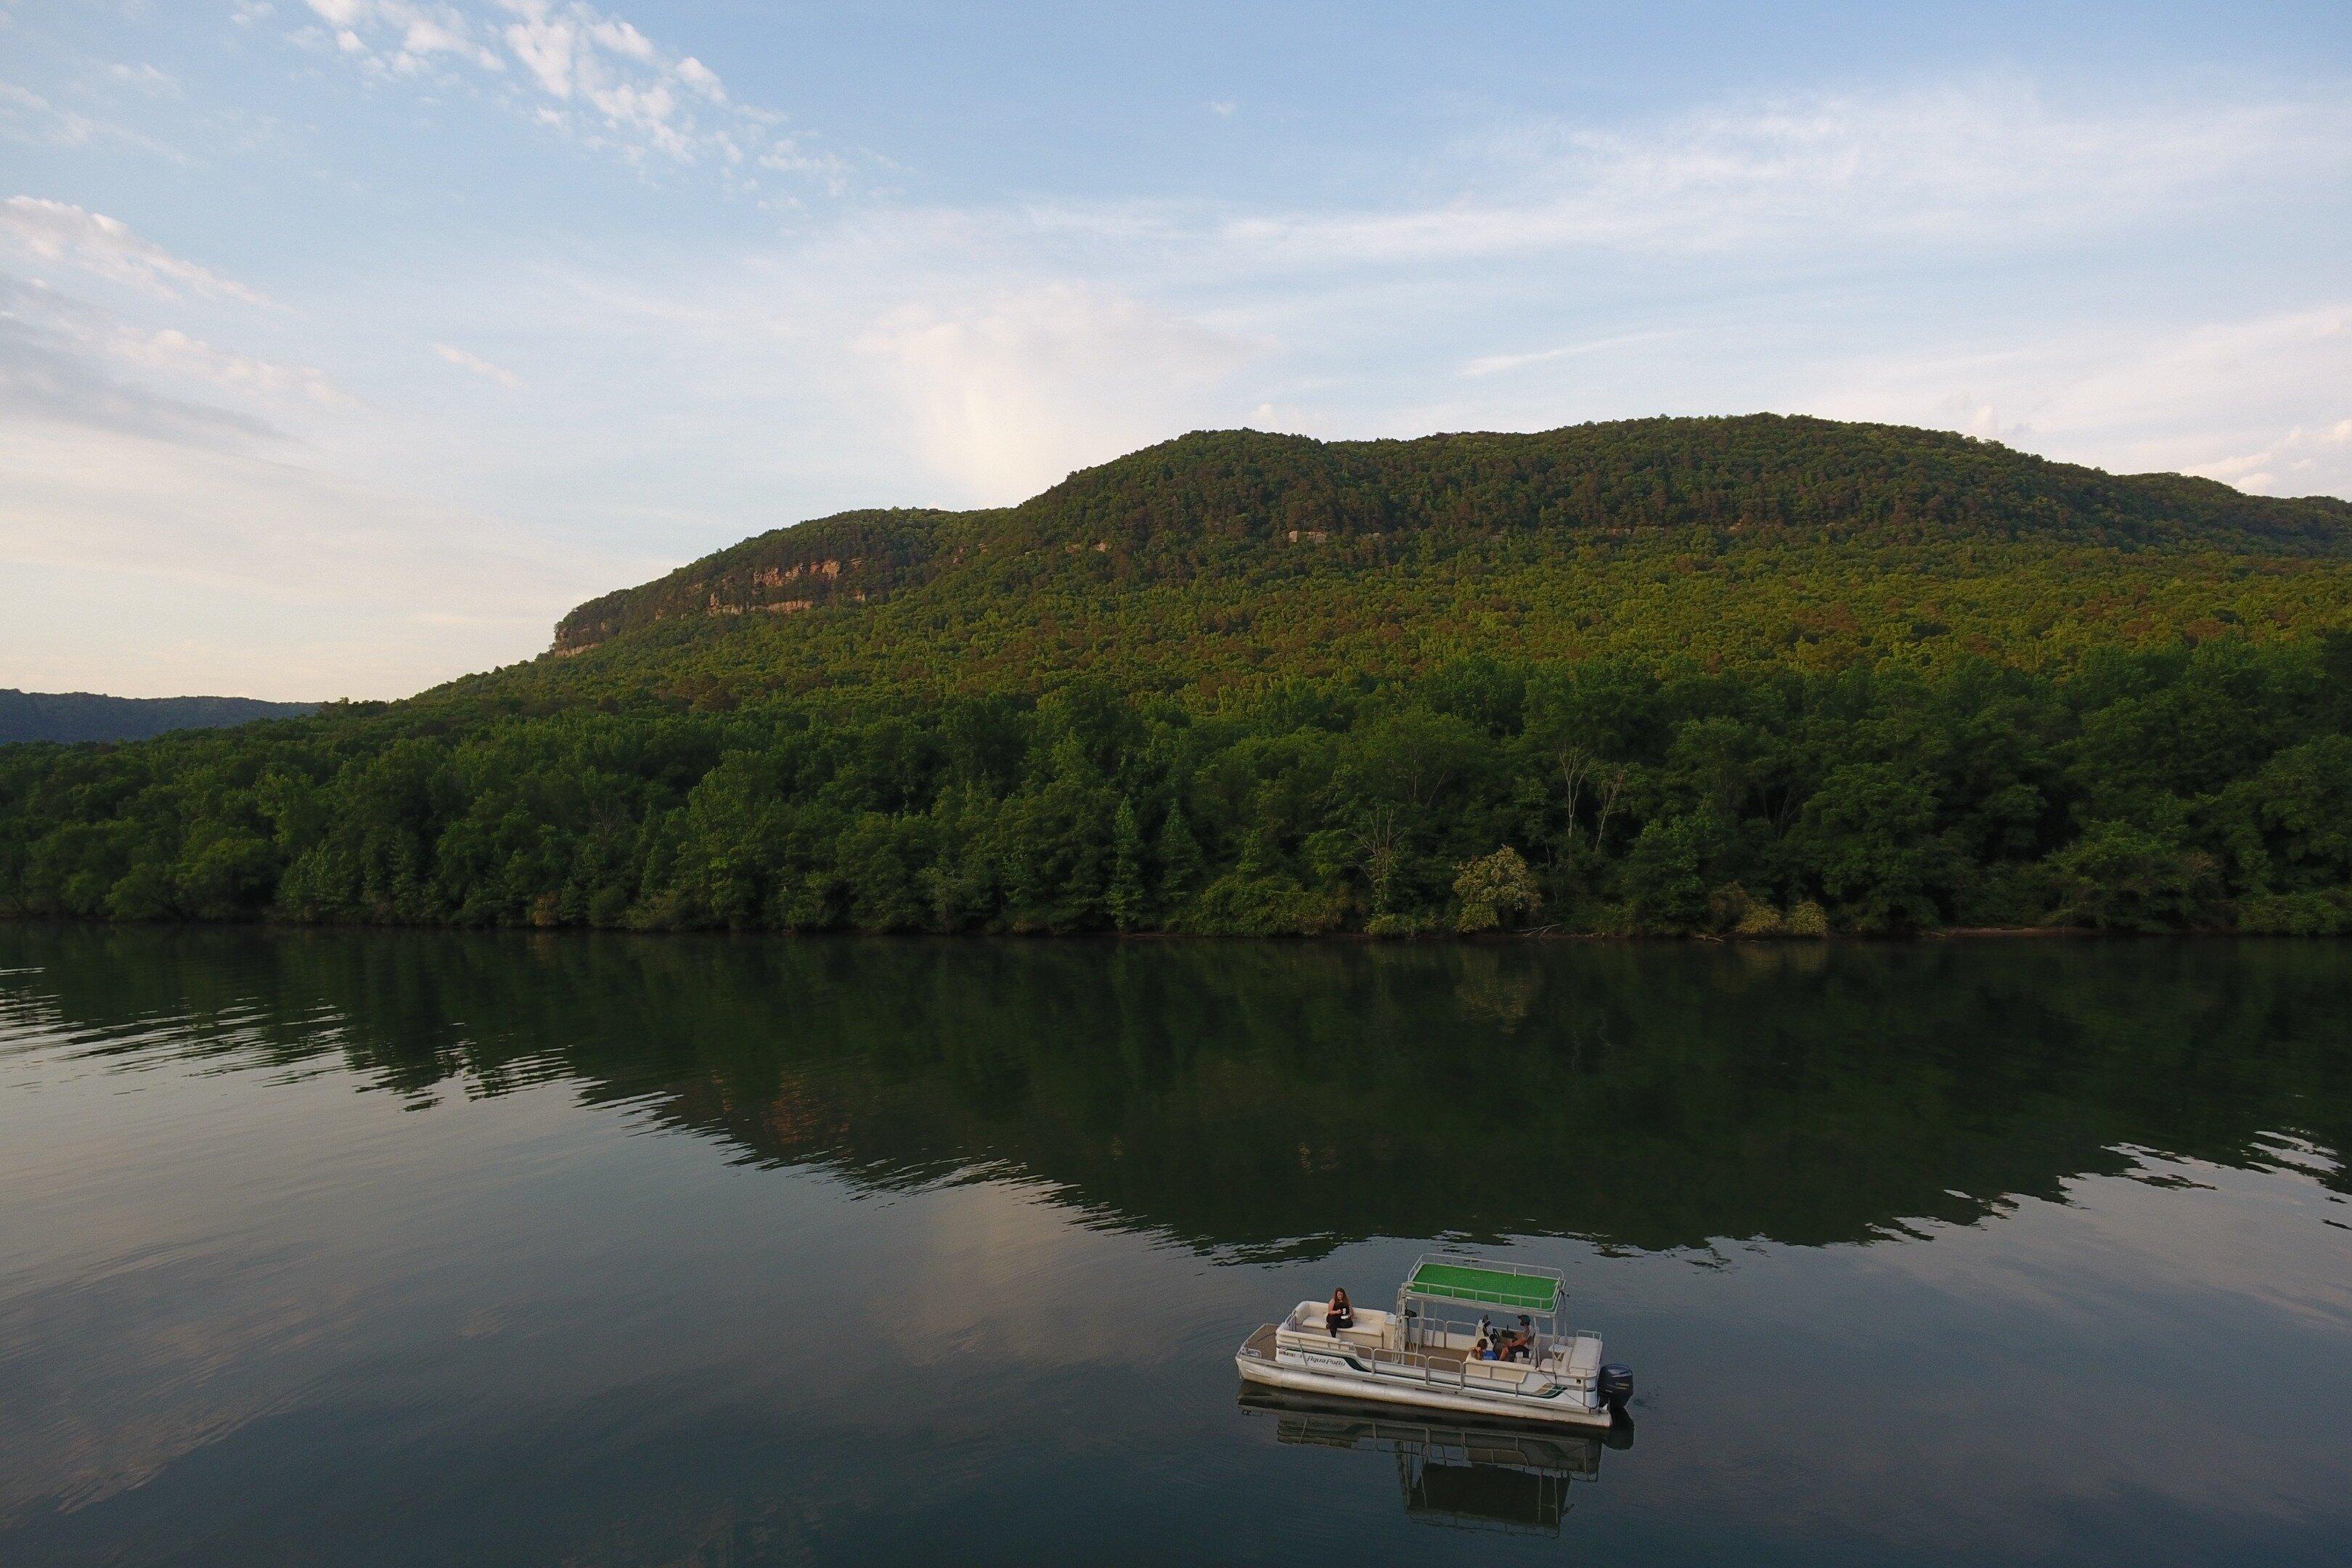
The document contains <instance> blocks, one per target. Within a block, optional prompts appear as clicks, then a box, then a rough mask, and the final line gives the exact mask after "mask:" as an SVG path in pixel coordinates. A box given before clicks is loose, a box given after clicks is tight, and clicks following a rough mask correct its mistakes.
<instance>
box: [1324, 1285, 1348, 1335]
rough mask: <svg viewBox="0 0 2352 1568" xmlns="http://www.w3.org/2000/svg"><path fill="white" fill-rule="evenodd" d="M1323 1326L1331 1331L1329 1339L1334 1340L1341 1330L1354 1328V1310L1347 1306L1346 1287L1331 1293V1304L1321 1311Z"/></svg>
mask: <svg viewBox="0 0 2352 1568" xmlns="http://www.w3.org/2000/svg"><path fill="white" fill-rule="evenodd" d="M1323 1326H1324V1327H1325V1328H1327V1329H1328V1330H1330V1331H1331V1337H1332V1338H1333V1339H1335V1340H1336V1339H1338V1338H1339V1331H1340V1330H1341V1329H1352V1328H1354V1327H1355V1326H1356V1310H1355V1309H1354V1308H1353V1307H1350V1306H1349V1305H1348V1290H1347V1287H1345V1286H1341V1287H1340V1288H1339V1289H1336V1290H1333V1291H1332V1292H1331V1304H1330V1305H1329V1306H1328V1307H1326V1308H1324V1309H1323Z"/></svg>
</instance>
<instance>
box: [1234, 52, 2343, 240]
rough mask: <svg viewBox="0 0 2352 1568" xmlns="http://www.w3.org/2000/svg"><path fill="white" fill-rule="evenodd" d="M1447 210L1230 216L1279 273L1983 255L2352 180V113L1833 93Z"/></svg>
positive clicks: (2009, 96) (1531, 152) (1496, 142)
mask: <svg viewBox="0 0 2352 1568" xmlns="http://www.w3.org/2000/svg"><path fill="white" fill-rule="evenodd" d="M1448 166H1449V167H1455V168H1458V170H1459V172H1460V176H1461V177H1462V178H1463V179H1465V180H1467V181H1468V182H1470V183H1471V184H1472V186H1473V188H1472V189H1471V190H1470V191H1469V192H1468V193H1467V194H1465V195H1462V196H1460V197H1458V198H1456V199H1454V200H1451V201H1448V202H1445V203H1443V204H1440V205H1426V206H1418V207H1405V208H1389V209H1371V210H1360V211H1340V212H1336V213H1278V212H1277V213H1265V214H1256V215H1243V216H1226V217H1221V218H1220V219H1219V220H1218V222H1217V228H1216V233H1215V239H1216V241H1217V242H1218V243H1219V245H1220V246H1222V247H1226V248H1230V249H1232V250H1234V251H1237V252H1239V253H1242V254H1244V255H1252V256H1255V257H1257V258H1262V259H1263V260H1265V261H1272V262H1286V263H1291V264H1314V265H1346V266H1362V265H1369V264H1383V263H1385V264H1411V263H1425V262H1433V261H1440V260H1447V259H1472V258H1493V257H1499V256H1503V255H1507V254H1510V253H1514V252H1540V251H1547V250H1556V249H1560V248H1563V247H1607V248H1615V249H1633V250H1660V249H1664V250H1675V251H1681V252H1686V253H1696V254H1721V253H1727V252H1731V251H1735V250H1738V249H1743V248H1752V247H1763V246H1773V247H1781V246H1790V245H1796V246H1803V247H1820V246H1821V245H1822V244H1823V243H1824V242H1826V241H1828V240H1830V239H1832V238H1833V237H1840V238H1862V239H1866V240H1869V241H1872V242H1879V243H1883V242H1926V243H1933V244H1937V245H1945V246H1949V245H1961V246H1968V247H1976V246H1979V245H1988V244H1993V245H1997V244H2013V243H2017V242H2021V241H2028V242H2030V241H2034V240H2038V239H2042V238H2045V237H2048V236H2050V235H2051V234H2053V233H2063V232H2073V231H2076V230H2079V229H2082V228H2084V227H2086V226H2096V227H2112V226H2116V225H2117V224H2119V223H2122V222H2125V221H2128V220H2130V219H2131V218H2134V217H2136V216H2139V215H2141V214H2143V213H2145V212H2147V211H2148V210H2150V209H2153V208H2158V207H2162V206H2165V205H2171V204H2178V203H2180V202H2183V201H2188V200H2192V199H2197V198H2199V197H2210V196H2212V195H2215V194H2217V193H2219V194H2222V195H2231V194H2235V193H2234V191H2233V189H2232V187H2233V184H2235V183H2236V182H2241V181H2248V182H2252V181H2260V180H2262V179H2263V178H2265V177H2268V176H2271V175H2273V174H2277V173H2279V172H2280V171H2281V170H2283V169H2284V170H2293V171H2299V172H2301V173H2304V174H2313V173H2340V172H2342V171H2343V170H2345V169H2347V167H2352V104H2347V102H2346V101H2344V100H2340V99H2335V98H2325V99H2318V100H2311V101H2305V102H2263V103H2253V104H2246V103H2202V104H2198V103H2189V104H2179V103H2168V104H2158V105H2149V106H2147V107H2145V108H2143V109H2140V110H2134V111H2131V112H2126V113H2117V112H2112V111H2107V112H2096V113H2092V112H2079V111H2077V112H2067V111H2063V110H2058V109H2056V108H2053V106H2052V105H2050V104H2049V103H2048V102H2047V101H2045V100H2044V99H2043V98H2042V95H2041V94H2039V93H2038V92H2036V91H2034V90H2033V89H2031V88H2028V87H2024V86H2021V85H2020V84H2016V83H2011V82H2002V81H1986V82H1978V83H1969V84H1965V85H1959V86H1948V87H1943V88H1938V89H1927V90H1915V91H1909V92H1899V93H1886V94H1877V95H1829V96H1821V97H1814V98H1808V99H1801V100H1786V101H1782V102H1778V103H1771V104H1764V105H1759V106H1754V107H1749V108H1745V109H1738V110H1714V111H1709V112H1706V113H1700V114H1694V115H1688V116H1685V117H1683V118H1680V119H1677V120H1671V121H1664V122H1662V123H1656V124H1652V125H1648V126H1640V127H1635V128H1632V129H1622V130H1608V131H1602V130H1596V129H1592V128H1589V127H1581V126H1574V125H1565V124H1558V123H1541V124H1537V125H1533V126H1525V127H1520V128H1518V129H1517V130H1514V131H1512V132H1507V133H1504V134H1498V135H1495V136H1490V137H1488V138H1486V139H1484V140H1483V141H1480V142H1472V143H1469V144H1466V145H1465V147H1463V148H1461V149H1459V150H1458V151H1457V152H1456V153H1455V154H1454V158H1453V159H1452V160H1451V161H1450V162H1449V164H1448Z"/></svg>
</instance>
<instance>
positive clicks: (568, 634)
mask: <svg viewBox="0 0 2352 1568" xmlns="http://www.w3.org/2000/svg"><path fill="white" fill-rule="evenodd" d="M938 515H940V514H936V513H925V512H916V511H858V512H844V513H842V514H840V515H839V516H837V517H827V518H819V519H817V520H816V521H813V522H804V523H802V524H800V525H799V526H798V527H796V528H780V529H777V530H775V531H773V532H771V533H763V534H761V535H760V536H759V537H757V538H755V539H749V540H746V541H744V542H742V543H740V544H739V545H736V546H735V547H734V548H732V549H730V550H723V551H721V552H719V553H718V554H716V555H710V556H706V557H704V558H703V559H702V560H700V561H697V562H695V563H692V564H690V565H687V566H682V567H680V568H679V569H678V570H677V571H676V572H673V573H671V574H669V575H668V576H667V577H663V578H660V579H658V580H656V581H655V582H652V583H648V584H645V585H643V586H642V587H636V588H624V589H622V590H620V591H619V592H617V593H612V594H606V595H604V596H603V597H601V598H595V599H591V600H589V601H588V603H586V604H584V605H581V606H580V607H579V608H578V609H576V610H573V611H572V613H571V614H570V615H568V616H564V617H563V619H562V620H561V621H559V622H557V623H556V626H555V647H554V650H553V651H554V652H556V653H557V654H561V655H571V654H576V653H584V652H585V651H587V650H588V649H589V648H592V647H595V646H596V645H597V644H598V643H601V642H603V641H604V640H605V639H606V638H608V637H616V636H618V635H619V634H620V633H622V632H625V631H632V630H635V628H636V627H638V626H649V625H652V624H653V623H655V622H656V621H663V620H669V619H672V618H675V617H677V616H742V615H746V614H761V615H775V616H789V615H794V614H797V613H798V612H800V611H803V610H813V609H815V608H816V607H818V606H819V605H826V604H831V603H834V602H835V601H842V602H845V603H849V604H864V603H865V602H866V600H868V599H870V598H877V597H879V596H881V595H885V594H887V593H889V592H890V591H891V590H892V589H893V588H897V587H899V586H901V585H903V584H906V583H907V582H908V581H910V580H913V579H915V578H917V577H919V576H921V575H923V574H924V572H925V568H926V567H927V566H928V565H929V562H930V559H931V556H932V553H933V551H932V548H931V543H932V542H931V534H932V522H933V519H934V518H935V517H937V516H938Z"/></svg>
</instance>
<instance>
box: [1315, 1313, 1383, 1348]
mask: <svg viewBox="0 0 2352 1568" xmlns="http://www.w3.org/2000/svg"><path fill="white" fill-rule="evenodd" d="M1301 1305H1302V1306H1303V1307H1304V1308H1305V1310H1302V1311H1301V1312H1300V1313H1299V1315H1298V1331H1299V1332H1301V1333H1307V1334H1321V1335H1323V1337H1324V1338H1326V1339H1329V1338H1331V1337H1333V1336H1332V1335H1331V1334H1329V1333H1328V1331H1325V1329H1324V1327H1323V1320H1324V1318H1325V1317H1326V1316H1327V1315H1328V1307H1327V1306H1326V1304H1325V1303H1323V1302H1321V1301H1317V1302H1314V1303H1312V1304H1311V1305H1310V1304H1307V1303H1302V1304H1301ZM1388 1319H1389V1315H1388V1314H1387V1313H1386V1312H1381V1311H1376V1310H1372V1309H1370V1308H1369V1307H1359V1308H1358V1309H1356V1326H1355V1327H1354V1328H1351V1329H1341V1330H1340V1331H1339V1335H1338V1338H1339V1340H1341V1341H1342V1342H1345V1343H1348V1344H1351V1345H1358V1346H1361V1347H1362V1348H1364V1349H1366V1350H1378V1349H1380V1348H1381V1346H1382V1345H1384V1344H1386V1343H1387V1342H1388V1340H1387V1333H1386V1328H1387V1323H1388Z"/></svg>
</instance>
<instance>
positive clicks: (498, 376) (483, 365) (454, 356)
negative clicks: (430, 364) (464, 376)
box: [433, 343, 522, 391]
mask: <svg viewBox="0 0 2352 1568" xmlns="http://www.w3.org/2000/svg"><path fill="white" fill-rule="evenodd" d="M433 352H434V353H436V354H438V355H440V356H441V358H442V359H443V360H444V361H446V362H447V363H450V364H454V365H456V366H457V368H458V369H459V370H469V371H471V372H473V373H474V374H476V375H478V376H480V377H482V378H483V379H484V380H485V381H495V382H497V383H498V384H499V385H500V386H503V387H506V388H508V389H509V390H510V391H511V390H513V389H515V388H518V387H520V386H521V385H522V377H520V376H519V375H517V374H515V373H514V372H512V371H510V370H508V369H507V368H506V367H505V366H503V365H495V364H492V363H490V362H489V361H488V360H486V359H484V358H482V357H481V355H479V354H474V353H467V352H466V351H465V350H464V349H461V348H455V347H452V346H451V345H449V344H447V343H435V344H434V345H433Z"/></svg>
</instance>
